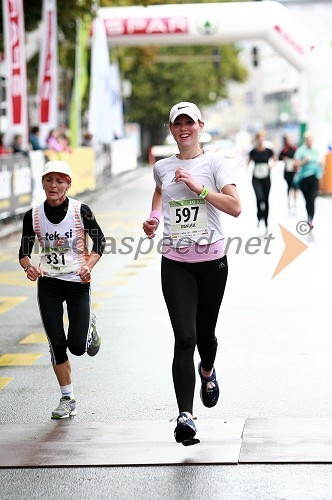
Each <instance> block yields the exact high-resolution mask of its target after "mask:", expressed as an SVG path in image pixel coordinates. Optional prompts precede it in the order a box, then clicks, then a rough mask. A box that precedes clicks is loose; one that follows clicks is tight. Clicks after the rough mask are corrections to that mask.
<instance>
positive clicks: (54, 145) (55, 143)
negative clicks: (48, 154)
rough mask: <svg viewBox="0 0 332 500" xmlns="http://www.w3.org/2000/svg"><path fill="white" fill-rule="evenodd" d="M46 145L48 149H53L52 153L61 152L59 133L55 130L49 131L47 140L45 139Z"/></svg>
mask: <svg viewBox="0 0 332 500" xmlns="http://www.w3.org/2000/svg"><path fill="white" fill-rule="evenodd" d="M46 144H47V147H48V149H53V150H54V151H62V150H63V149H62V146H61V144H60V142H59V133H58V131H57V130H56V129H52V130H50V133H49V134H48V138H47V139H46Z"/></svg>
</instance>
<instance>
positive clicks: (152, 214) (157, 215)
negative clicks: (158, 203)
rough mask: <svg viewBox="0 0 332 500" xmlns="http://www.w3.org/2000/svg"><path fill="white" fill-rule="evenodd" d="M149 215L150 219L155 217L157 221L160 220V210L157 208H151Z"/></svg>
mask: <svg viewBox="0 0 332 500" xmlns="http://www.w3.org/2000/svg"><path fill="white" fill-rule="evenodd" d="M150 217H151V218H152V219H157V221H158V223H159V222H160V220H161V217H162V214H161V212H159V210H152V212H151V213H150Z"/></svg>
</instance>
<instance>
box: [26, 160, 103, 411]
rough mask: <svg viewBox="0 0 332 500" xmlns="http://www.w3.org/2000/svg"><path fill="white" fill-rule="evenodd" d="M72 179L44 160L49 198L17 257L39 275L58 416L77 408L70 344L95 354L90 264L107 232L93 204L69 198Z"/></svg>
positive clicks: (31, 220) (62, 167)
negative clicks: (36, 255) (37, 256)
mask: <svg viewBox="0 0 332 500" xmlns="http://www.w3.org/2000/svg"><path fill="white" fill-rule="evenodd" d="M71 181H72V173H71V170H70V168H69V166H68V165H67V163H65V162H63V161H50V162H48V163H46V164H45V166H44V169H43V173H42V184H43V189H44V191H45V195H46V200H45V202H43V203H41V204H40V205H38V206H35V207H33V208H32V209H30V210H28V212H26V214H25V215H24V219H23V230H22V238H21V246H20V250H19V262H20V265H21V267H22V268H23V270H24V272H25V273H26V275H27V278H28V279H29V280H31V281H36V280H38V304H39V310H40V315H41V319H42V322H43V325H44V329H45V333H46V335H47V338H48V342H49V346H50V353H51V362H52V365H53V368H54V372H55V375H56V377H57V380H58V383H59V386H60V391H61V399H60V403H59V405H58V407H57V408H56V409H55V410H54V411H53V412H52V418H54V419H59V418H67V417H69V416H71V415H76V413H77V409H76V400H75V397H74V392H73V385H72V379H71V365H70V361H69V359H68V355H67V349H68V350H69V351H70V352H71V353H72V354H75V355H76V356H81V355H82V354H84V353H85V352H87V353H88V354H89V355H90V356H95V354H97V352H98V351H99V348H100V343H101V337H100V335H99V334H98V333H97V329H96V317H95V315H94V314H93V313H92V312H91V291H90V281H91V272H92V269H93V267H94V266H95V265H96V263H97V262H98V261H99V259H100V257H101V255H102V253H103V250H104V246H105V238H104V235H103V233H102V231H101V229H100V227H99V225H98V223H97V221H96V219H95V217H94V215H93V213H92V211H91V209H90V208H89V207H88V206H87V205H85V204H83V203H81V202H80V201H78V200H75V199H72V198H68V196H67V191H68V190H69V188H70V186H71ZM86 234H88V235H89V236H90V238H91V239H92V241H93V247H92V250H91V252H89V251H88V249H87V246H86ZM36 237H37V238H38V242H39V249H40V262H39V264H38V265H35V264H34V263H33V262H32V260H31V253H32V249H33V246H34V243H35V238H36ZM64 302H66V304H67V311H68V319H69V327H68V334H67V336H66V334H65V330H64V325H63V303H64Z"/></svg>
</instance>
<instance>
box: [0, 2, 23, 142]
mask: <svg viewBox="0 0 332 500" xmlns="http://www.w3.org/2000/svg"><path fill="white" fill-rule="evenodd" d="M3 24H4V35H5V40H4V41H5V60H6V95H7V117H8V129H7V132H6V135H7V136H11V137H12V136H13V135H14V134H21V135H22V136H23V147H27V144H28V108H27V102H28V99H27V73H26V56H25V45H24V33H25V30H24V11H23V0H3Z"/></svg>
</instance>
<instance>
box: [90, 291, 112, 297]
mask: <svg viewBox="0 0 332 500" xmlns="http://www.w3.org/2000/svg"><path fill="white" fill-rule="evenodd" d="M92 296H93V297H98V298H99V297H100V298H107V299H111V298H112V297H114V293H103V292H92Z"/></svg>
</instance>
